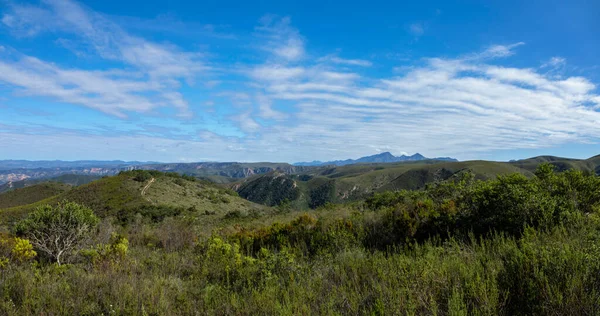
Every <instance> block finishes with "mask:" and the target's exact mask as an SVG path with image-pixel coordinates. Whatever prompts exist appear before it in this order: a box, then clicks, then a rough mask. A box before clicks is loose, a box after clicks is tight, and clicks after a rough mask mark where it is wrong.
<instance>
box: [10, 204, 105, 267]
mask: <svg viewBox="0 0 600 316" xmlns="http://www.w3.org/2000/svg"><path fill="white" fill-rule="evenodd" d="M97 223H98V218H97V217H96V216H95V215H94V213H93V211H92V210H91V209H89V208H87V207H84V206H81V205H79V204H77V203H73V202H64V203H60V204H58V205H57V206H55V207H52V206H50V205H44V206H41V207H38V208H36V209H35V210H34V211H33V212H32V213H30V214H29V216H27V218H26V219H24V220H22V221H20V222H19V223H17V225H16V227H15V230H16V232H17V234H19V235H24V236H27V238H28V239H29V240H30V241H31V243H32V244H33V245H34V246H35V248H37V250H39V251H41V252H43V253H45V254H47V255H48V256H50V257H51V258H52V259H54V260H56V263H58V265H60V264H61V258H62V257H63V255H64V254H68V253H71V252H72V251H74V250H77V249H78V248H79V246H80V244H81V242H82V241H83V240H85V238H86V237H87V236H88V235H89V233H90V232H91V231H92V229H93V228H94V227H95V226H96V224H97Z"/></svg>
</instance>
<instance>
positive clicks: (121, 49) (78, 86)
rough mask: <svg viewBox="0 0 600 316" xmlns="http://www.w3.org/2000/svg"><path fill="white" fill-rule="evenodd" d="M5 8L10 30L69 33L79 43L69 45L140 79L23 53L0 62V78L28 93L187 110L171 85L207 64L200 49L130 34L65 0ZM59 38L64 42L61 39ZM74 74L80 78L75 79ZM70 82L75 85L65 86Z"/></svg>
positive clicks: (124, 107) (112, 107)
mask: <svg viewBox="0 0 600 316" xmlns="http://www.w3.org/2000/svg"><path fill="white" fill-rule="evenodd" d="M9 8H10V10H9V13H6V14H5V15H4V16H3V18H2V22H3V23H4V24H5V25H6V26H8V27H9V28H10V29H11V30H13V32H14V33H15V34H17V35H19V36H35V35H37V34H39V33H42V32H53V33H61V34H62V33H65V34H71V35H74V36H76V37H78V38H79V39H80V41H81V43H78V44H74V43H73V42H71V41H69V43H68V44H69V45H67V47H68V48H69V49H77V48H79V47H85V46H87V47H89V49H90V51H93V52H95V53H96V54H98V55H99V56H100V57H102V58H105V59H108V60H113V61H118V62H122V63H124V64H125V65H126V66H129V67H134V71H133V72H135V73H139V74H141V76H142V77H144V79H145V80H138V81H135V82H127V83H124V82H123V81H122V78H114V77H112V76H107V75H103V76H100V75H98V72H97V71H89V70H74V69H66V68H64V67H63V68H60V67H59V66H56V65H52V64H50V63H46V62H44V61H41V60H38V59H36V58H29V57H28V56H23V57H22V58H19V60H18V61H17V62H15V61H10V60H5V61H3V62H2V66H3V67H4V69H5V70H6V71H8V73H4V74H2V76H3V78H4V80H5V82H7V83H9V84H12V85H15V86H17V87H19V88H21V89H24V91H25V92H26V93H28V94H32V95H40V96H50V97H55V98H57V99H58V100H61V101H64V102H69V103H73V104H82V105H85V106H88V107H91V108H96V109H98V110H101V111H103V112H105V113H110V114H114V115H117V116H121V117H124V116H125V115H124V113H123V112H124V111H135V112H140V111H148V110H150V109H152V108H155V107H158V106H172V107H175V108H177V109H178V110H179V111H180V112H179V115H181V116H189V115H190V114H191V112H189V110H188V109H187V101H185V100H184V97H183V96H182V95H181V94H180V93H178V92H177V91H176V89H178V88H179V86H180V85H181V83H180V80H181V79H185V80H186V82H187V83H190V84H191V83H193V81H194V79H195V77H196V76H197V74H199V73H201V72H203V71H207V70H208V67H206V66H205V65H204V63H203V62H202V61H201V60H202V54H199V53H196V52H185V51H182V50H181V49H179V48H178V47H176V46H174V45H169V44H157V43H153V42H150V41H147V40H145V39H142V38H140V37H136V36H132V35H130V34H128V33H126V32H125V31H124V30H123V29H121V28H120V27H119V26H118V25H117V24H115V23H113V22H112V21H111V20H109V19H108V18H106V17H105V16H103V15H101V14H98V13H96V12H93V11H91V10H88V9H87V8H85V7H82V6H80V5H79V4H77V3H75V2H72V1H70V0H48V1H44V2H43V5H42V6H40V7H34V6H27V5H20V4H12V5H10V6H9ZM58 43H59V44H60V43H62V44H63V45H64V41H62V42H61V41H59V42H58ZM82 45H83V46H82ZM0 60H1V59H0ZM78 77H79V79H82V80H83V81H82V82H80V81H78ZM33 82H37V83H35V84H34V83H33ZM36 84H37V85H41V88H42V89H38V87H37V86H36ZM71 85H74V86H75V88H74V89H70V88H68V87H70V86H71ZM122 85H126V86H127V85H136V86H143V89H141V90H139V91H127V89H128V88H127V87H125V88H123V87H122ZM50 87H51V88H50ZM54 89H56V90H55V91H52V90H54ZM140 91H143V92H145V93H156V94H158V95H159V97H158V98H157V99H158V100H153V99H154V98H152V99H151V98H147V97H143V96H140V95H137V94H136V93H138V92H140Z"/></svg>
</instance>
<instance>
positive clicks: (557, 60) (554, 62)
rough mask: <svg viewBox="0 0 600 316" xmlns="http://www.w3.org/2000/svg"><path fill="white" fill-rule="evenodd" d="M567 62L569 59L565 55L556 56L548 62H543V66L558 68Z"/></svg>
mask: <svg viewBox="0 0 600 316" xmlns="http://www.w3.org/2000/svg"><path fill="white" fill-rule="evenodd" d="M566 64H567V60H566V59H565V58H563V57H558V56H554V57H552V58H550V59H549V60H548V61H547V62H545V63H544V64H542V66H541V68H558V67H562V66H564V65H566Z"/></svg>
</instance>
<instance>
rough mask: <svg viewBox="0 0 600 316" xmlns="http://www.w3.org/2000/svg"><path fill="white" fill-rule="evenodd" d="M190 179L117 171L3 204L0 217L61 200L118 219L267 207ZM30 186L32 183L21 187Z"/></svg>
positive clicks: (12, 216)
mask: <svg viewBox="0 0 600 316" xmlns="http://www.w3.org/2000/svg"><path fill="white" fill-rule="evenodd" d="M192 180H193V178H185V177H181V176H180V175H178V174H175V173H171V174H167V173H162V172H158V171H151V172H148V171H141V170H135V171H126V172H121V173H120V174H118V175H116V176H112V177H105V178H102V179H99V180H97V181H94V182H91V183H88V184H85V185H82V186H79V187H76V188H74V189H72V190H69V191H66V192H61V193H60V194H57V195H53V196H52V197H48V198H45V199H40V200H38V201H36V202H35V203H32V204H27V205H22V204H21V205H20V206H17V207H12V208H6V207H3V208H2V210H0V220H2V219H4V220H14V219H17V218H20V217H21V216H23V214H25V213H26V212H27V211H28V210H30V209H32V208H34V207H36V206H39V205H43V204H55V203H59V202H60V201H63V200H68V201H73V202H77V203H80V204H83V205H86V206H88V207H90V208H91V209H92V210H94V212H95V213H96V214H97V215H99V216H101V217H106V216H114V217H116V218H118V219H121V220H124V219H128V218H129V219H130V218H131V217H132V216H134V215H135V214H136V213H141V214H142V215H148V216H150V217H153V218H154V217H161V218H162V217H165V216H171V215H176V214H180V213H182V212H184V211H186V212H190V213H194V214H202V215H203V214H207V215H216V216H220V217H222V216H224V215H227V214H229V213H235V214H237V215H241V216H243V215H247V214H252V213H257V212H267V211H269V208H268V207H266V206H263V205H258V204H255V203H252V202H250V201H247V200H244V199H242V198H240V197H239V196H238V195H237V193H235V192H234V191H231V190H228V189H225V188H222V187H218V186H216V185H215V184H212V183H209V182H205V181H192ZM30 188H34V187H28V188H25V189H22V190H26V189H30ZM18 191H19V190H15V191H14V192H18ZM10 193H12V192H9V193H5V194H10Z"/></svg>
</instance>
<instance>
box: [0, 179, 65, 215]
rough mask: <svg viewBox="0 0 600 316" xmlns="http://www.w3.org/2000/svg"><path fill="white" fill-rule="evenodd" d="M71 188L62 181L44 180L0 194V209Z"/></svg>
mask: <svg viewBox="0 0 600 316" xmlns="http://www.w3.org/2000/svg"><path fill="white" fill-rule="evenodd" d="M70 189H71V186H70V185H68V184H64V183H57V182H46V183H40V184H35V185H31V186H27V187H24V188H20V189H16V190H13V191H9V192H5V193H1V194H0V209H5V208H11V207H16V206H21V205H27V204H31V203H35V202H38V201H41V200H44V199H47V198H50V197H53V196H56V195H59V194H62V193H65V192H67V191H69V190H70Z"/></svg>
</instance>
